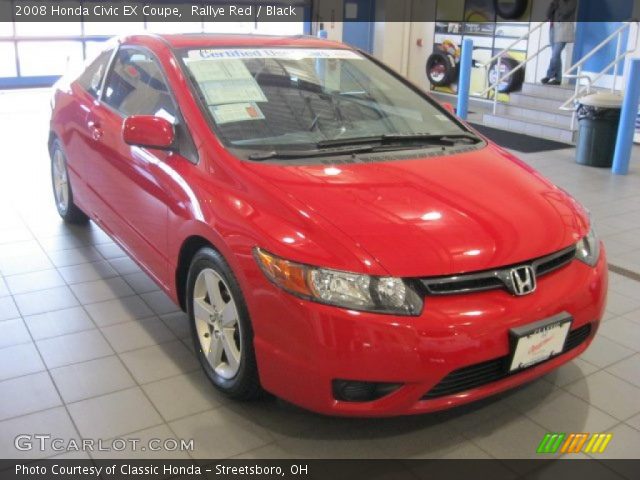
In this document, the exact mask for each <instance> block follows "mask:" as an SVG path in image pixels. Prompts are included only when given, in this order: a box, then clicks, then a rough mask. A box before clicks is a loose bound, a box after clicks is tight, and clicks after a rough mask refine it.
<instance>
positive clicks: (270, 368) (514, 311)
mask: <svg viewBox="0 0 640 480" xmlns="http://www.w3.org/2000/svg"><path fill="white" fill-rule="evenodd" d="M247 267H249V265H247ZM245 271H247V270H245ZM246 278H247V280H248V281H249V283H250V285H249V288H250V292H251V294H250V295H247V300H248V303H249V310H250V313H251V317H252V323H253V327H254V333H255V341H254V344H255V350H256V356H257V362H258V370H259V374H260V380H261V383H262V385H263V387H264V388H265V389H266V390H268V391H270V392H272V393H273V394H275V395H276V396H278V397H281V398H283V399H285V400H287V401H290V402H291V403H294V404H297V405H299V406H302V407H304V408H307V409H309V410H313V411H317V412H321V413H326V414H331V415H353V416H393V415H406V414H417V413H424V412H433V411H437V410H442V409H447V408H450V407H454V406H457V405H461V404H464V403H469V402H472V401H476V400H479V399H481V398H484V397H487V396H490V395H494V394H496V393H499V392H501V391H504V390H508V389H510V388H513V387H515V386H517V385H521V384H523V383H526V382H529V381H531V380H533V379H535V378H537V377H539V376H541V375H544V374H546V373H548V372H550V371H551V370H553V369H555V368H557V367H559V366H560V365H562V364H563V363H565V362H567V361H569V360H571V359H572V358H574V357H576V356H578V355H580V354H581V353H582V352H583V351H584V350H585V349H586V348H587V347H588V345H589V344H590V343H591V340H592V339H593V336H594V334H595V332H596V331H597V327H598V324H599V321H600V318H601V317H602V315H603V312H604V306H605V300H606V291H607V268H606V256H605V252H604V249H602V251H601V255H600V259H599V261H598V263H597V264H596V266H595V267H593V268H591V267H588V266H587V265H585V264H583V263H581V262H579V261H577V260H574V261H573V262H571V263H570V264H569V265H567V266H566V267H563V268H561V269H559V270H557V271H555V272H552V273H550V274H548V275H545V276H544V277H541V278H540V279H539V280H538V288H537V290H536V291H535V292H534V293H533V294H531V295H527V296H522V297H515V296H512V295H511V294H509V293H507V292H506V291H502V290H493V291H487V292H481V293H473V294H464V295H453V296H440V297H430V296H428V297H426V300H425V306H424V310H423V312H422V314H421V315H420V316H419V317H401V316H391V315H380V314H372V313H363V312H355V311H349V310H345V309H340V308H335V307H330V306H325V305H320V304H317V303H313V302H309V301H305V300H301V299H299V298H296V297H294V296H292V295H289V294H288V293H286V292H284V291H282V290H280V289H278V288H277V287H275V286H274V285H272V284H271V283H270V282H269V281H268V280H267V279H266V278H265V277H264V275H262V272H260V271H259V270H258V268H257V266H256V267H255V268H254V269H252V270H251V273H250V274H249V275H247V277H246ZM560 312H568V313H569V314H570V315H571V316H572V318H573V323H572V326H571V330H572V331H574V330H576V329H578V328H580V327H583V326H585V325H586V324H591V329H590V332H589V335H588V336H587V337H586V338H585V339H584V341H582V342H581V343H580V344H579V345H578V346H576V347H575V348H572V349H571V350H570V351H567V352H566V353H563V354H561V355H559V356H557V357H554V358H552V359H550V360H548V361H546V362H543V363H541V364H538V365H536V366H534V367H531V368H529V369H526V370H523V371H522V372H519V373H516V374H513V375H509V376H506V377H503V378H501V379H499V380H497V381H493V382H491V383H486V384H483V385H481V386H477V387H472V388H470V389H469V390H465V391H461V392H458V393H455V394H452V395H445V396H439V397H437V398H424V397H425V396H426V394H427V393H428V392H429V391H431V390H432V389H433V388H434V387H435V386H436V385H437V384H438V383H439V382H440V381H441V380H442V379H443V378H445V377H446V376H447V375H448V374H449V373H451V372H453V371H455V370H458V369H461V368H463V367H468V366H471V365H475V364H479V363H482V362H487V361H489V360H493V359H498V358H501V357H505V356H508V355H509V353H510V351H509V348H510V347H509V330H510V329H512V328H516V327H520V326H523V325H528V324H530V323H534V322H536V321H538V320H541V319H544V318H548V317H552V316H554V315H556V314H558V313H560ZM334 379H343V380H357V381H368V382H387V383H401V384H402V387H401V388H399V389H398V390H396V391H395V392H393V393H391V394H389V395H387V396H384V397H383V398H380V399H378V400H374V401H368V402H362V403H359V402H345V401H338V400H336V399H335V398H334V395H333V392H332V380H334Z"/></svg>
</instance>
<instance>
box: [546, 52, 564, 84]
mask: <svg viewBox="0 0 640 480" xmlns="http://www.w3.org/2000/svg"><path fill="white" fill-rule="evenodd" d="M566 45H567V44H566V42H557V43H554V44H553V45H552V48H551V60H550V62H549V69H548V70H547V76H546V80H547V81H554V83H558V84H559V83H561V82H562V51H563V50H564V47H565V46H566ZM545 83H546V82H545Z"/></svg>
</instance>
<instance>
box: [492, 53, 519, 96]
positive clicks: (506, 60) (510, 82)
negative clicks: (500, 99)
mask: <svg viewBox="0 0 640 480" xmlns="http://www.w3.org/2000/svg"><path fill="white" fill-rule="evenodd" d="M518 65H519V63H518V61H517V60H515V59H513V58H510V57H503V58H502V59H501V60H500V68H501V73H500V77H502V76H503V75H505V74H506V73H507V72H510V71H511V70H514V69H515V68H516V67H517V66H518ZM497 70H498V61H497V60H494V62H493V63H492V64H491V68H490V69H489V82H490V83H493V82H494V79H496V78H498V77H497V76H496V75H497V74H498V72H497ZM524 70H525V69H524V68H521V69H520V70H518V71H516V72H515V73H514V74H513V75H511V76H510V77H509V78H507V79H506V80H505V81H504V82H503V83H502V84H500V87H499V88H498V92H500V93H511V92H515V91H517V90H520V89H521V88H522V84H523V83H524Z"/></svg>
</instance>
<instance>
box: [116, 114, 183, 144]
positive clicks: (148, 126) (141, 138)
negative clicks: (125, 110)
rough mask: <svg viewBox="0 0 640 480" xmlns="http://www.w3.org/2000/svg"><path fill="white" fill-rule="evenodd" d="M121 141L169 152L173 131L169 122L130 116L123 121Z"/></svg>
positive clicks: (150, 117) (146, 116)
mask: <svg viewBox="0 0 640 480" xmlns="http://www.w3.org/2000/svg"><path fill="white" fill-rule="evenodd" d="M122 139H123V140H124V142H125V143H126V144H128V145H135V146H138V147H148V148H157V149H160V150H170V149H171V147H173V142H174V140H175V131H174V129H173V125H172V124H171V122H169V121H168V120H166V119H164V118H162V117H155V116H153V115H132V116H130V117H127V118H125V120H124V124H123V125H122Z"/></svg>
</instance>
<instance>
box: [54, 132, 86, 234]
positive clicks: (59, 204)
mask: <svg viewBox="0 0 640 480" xmlns="http://www.w3.org/2000/svg"><path fill="white" fill-rule="evenodd" d="M51 183H52V186H53V197H54V199H55V202H56V209H57V210H58V214H60V216H61V217H62V219H63V220H64V221H65V222H67V223H86V222H88V221H89V217H87V216H86V215H85V213H84V212H83V211H82V210H80V209H79V208H78V207H77V206H76V204H75V203H74V202H73V191H72V190H71V183H70V182H69V170H68V169H67V157H65V155H64V152H63V151H62V147H61V146H60V143H59V142H58V141H57V140H56V141H54V143H53V145H52V147H51Z"/></svg>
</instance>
